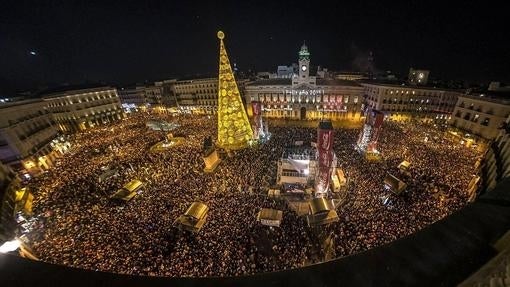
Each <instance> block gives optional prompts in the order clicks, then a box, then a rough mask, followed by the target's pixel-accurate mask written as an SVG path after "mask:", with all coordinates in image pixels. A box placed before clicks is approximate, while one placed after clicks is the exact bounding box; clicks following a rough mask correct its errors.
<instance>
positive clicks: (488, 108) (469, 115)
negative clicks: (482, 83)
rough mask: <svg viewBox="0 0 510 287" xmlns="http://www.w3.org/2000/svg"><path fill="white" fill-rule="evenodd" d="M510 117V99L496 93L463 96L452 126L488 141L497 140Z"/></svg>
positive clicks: (460, 98) (454, 113)
mask: <svg viewBox="0 0 510 287" xmlns="http://www.w3.org/2000/svg"><path fill="white" fill-rule="evenodd" d="M509 115H510V98H506V99H505V98H504V97H502V96H498V95H496V93H494V92H486V93H472V94H463V95H461V96H459V97H458V100H457V104H456V105H455V110H454V111H453V116H452V119H451V120H450V124H451V125H452V126H453V127H455V128H458V129H459V130H461V131H463V132H466V133H469V134H472V135H475V136H478V137H481V138H483V139H486V140H492V139H494V138H496V136H497V135H498V133H499V128H501V126H502V125H503V124H504V123H505V120H506V119H507V118H508V116H509Z"/></svg>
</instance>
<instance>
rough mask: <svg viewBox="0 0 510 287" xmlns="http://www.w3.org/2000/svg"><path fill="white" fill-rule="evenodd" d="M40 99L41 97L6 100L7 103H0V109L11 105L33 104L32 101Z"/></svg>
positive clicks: (39, 100)
mask: <svg viewBox="0 0 510 287" xmlns="http://www.w3.org/2000/svg"><path fill="white" fill-rule="evenodd" d="M41 101H42V100H41V99H29V100H22V101H14V102H7V103H2V104H0V109H7V108H11V107H16V106H23V105H27V104H33V103H37V102H41Z"/></svg>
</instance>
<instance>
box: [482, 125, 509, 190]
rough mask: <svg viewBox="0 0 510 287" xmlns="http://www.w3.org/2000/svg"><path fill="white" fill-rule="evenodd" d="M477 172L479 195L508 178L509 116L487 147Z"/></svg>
mask: <svg viewBox="0 0 510 287" xmlns="http://www.w3.org/2000/svg"><path fill="white" fill-rule="evenodd" d="M479 170H480V173H479V174H480V177H481V179H482V184H481V186H480V192H481V193H484V192H487V191H490V190H492V189H494V187H496V185H497V184H498V183H499V182H501V181H502V180H503V179H505V178H508V177H510V116H509V117H508V118H507V119H506V121H505V123H504V124H503V126H501V128H500V129H499V132H498V135H497V137H496V138H495V139H494V141H492V142H491V144H490V145H489V148H488V149H487V152H486V153H485V156H484V158H483V162H482V164H481V166H480V169H479Z"/></svg>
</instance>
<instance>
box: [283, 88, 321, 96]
mask: <svg viewBox="0 0 510 287" xmlns="http://www.w3.org/2000/svg"><path fill="white" fill-rule="evenodd" d="M285 94H286V95H293V96H320V95H324V90H320V89H311V90H305V89H302V90H285Z"/></svg>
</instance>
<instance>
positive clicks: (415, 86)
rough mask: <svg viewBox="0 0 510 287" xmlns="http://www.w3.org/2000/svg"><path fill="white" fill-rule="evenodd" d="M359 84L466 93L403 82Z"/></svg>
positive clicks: (376, 81) (372, 81) (368, 81)
mask: <svg viewBox="0 0 510 287" xmlns="http://www.w3.org/2000/svg"><path fill="white" fill-rule="evenodd" d="M358 82H359V83H362V84H369V85H376V86H384V87H395V88H406V89H416V90H437V91H451V92H464V90H459V89H450V88H442V87H437V86H434V85H432V84H427V85H410V84H408V83H407V82H403V81H385V80H362V81H358Z"/></svg>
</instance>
